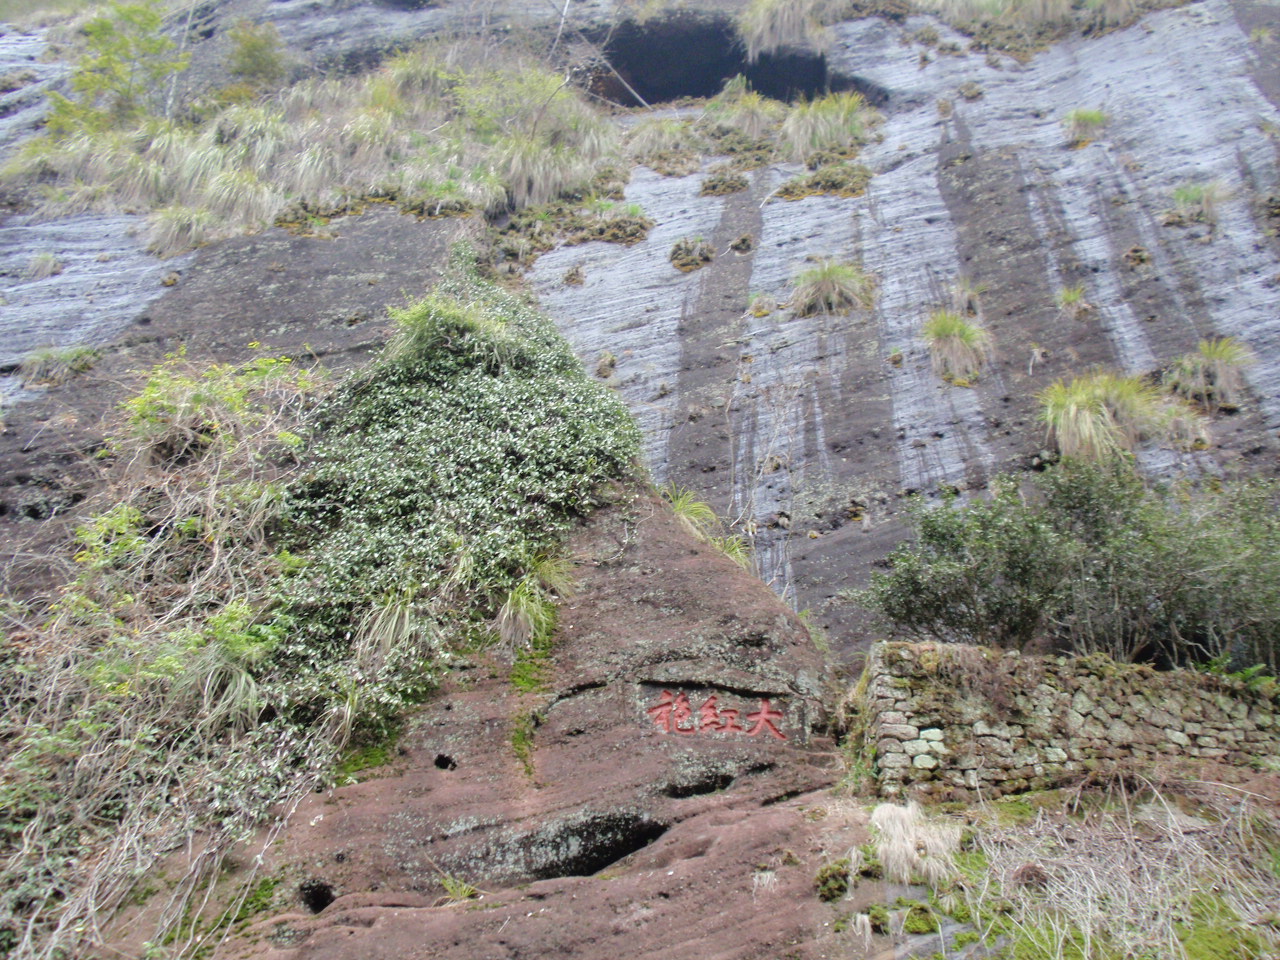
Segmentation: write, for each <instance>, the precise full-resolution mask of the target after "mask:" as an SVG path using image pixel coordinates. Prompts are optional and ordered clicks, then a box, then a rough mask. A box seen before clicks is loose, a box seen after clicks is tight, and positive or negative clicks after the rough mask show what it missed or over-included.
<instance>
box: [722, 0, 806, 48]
mask: <svg viewBox="0 0 1280 960" xmlns="http://www.w3.org/2000/svg"><path fill="white" fill-rule="evenodd" d="M827 6H828V3H827V0H751V2H750V3H749V4H747V7H746V9H745V10H743V11H742V13H741V15H740V16H739V17H738V36H739V37H740V38H741V40H742V45H743V46H744V47H745V48H746V51H747V59H748V60H750V61H751V62H752V63H755V61H756V60H758V59H759V58H760V55H761V54H773V53H777V52H778V50H780V49H781V48H783V47H792V46H800V45H803V44H810V43H813V44H818V45H821V43H822V42H823V40H824V37H825V32H824V31H823V27H822V21H823V18H824V15H825V12H826V10H825V8H826V7H827Z"/></svg>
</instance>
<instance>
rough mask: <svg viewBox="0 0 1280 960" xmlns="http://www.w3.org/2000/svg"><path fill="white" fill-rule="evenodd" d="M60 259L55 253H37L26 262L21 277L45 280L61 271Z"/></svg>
mask: <svg viewBox="0 0 1280 960" xmlns="http://www.w3.org/2000/svg"><path fill="white" fill-rule="evenodd" d="M62 269H63V267H62V261H61V260H59V259H58V255H57V254H55V253H49V252H47V251H46V252H44V253H37V254H36V255H35V256H34V257H32V258H31V260H30V261H28V263H27V269H25V270H24V271H22V279H24V280H45V279H47V278H49V277H56V276H58V275H59V274H60V273H62Z"/></svg>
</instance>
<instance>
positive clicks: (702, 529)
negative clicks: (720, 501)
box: [658, 482, 720, 540]
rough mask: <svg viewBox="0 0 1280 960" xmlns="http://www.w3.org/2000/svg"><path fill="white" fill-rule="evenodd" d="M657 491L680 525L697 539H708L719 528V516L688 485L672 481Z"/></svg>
mask: <svg viewBox="0 0 1280 960" xmlns="http://www.w3.org/2000/svg"><path fill="white" fill-rule="evenodd" d="M658 492H659V493H660V494H662V498H663V499H664V500H666V501H667V503H669V504H671V510H672V512H674V513H675V515H676V519H677V520H679V521H680V525H681V526H682V527H684V528H685V530H687V531H688V532H689V533H690V534H691V535H692V536H694V537H696V538H698V539H699V540H708V539H709V538H710V537H711V536H712V534H714V533H715V532H716V531H717V530H719V529H720V518H719V517H717V516H716V512H715V511H714V510H712V509H711V506H710V505H709V504H707V503H705V502H704V501H702V500H699V499H698V498H697V497H696V496H695V495H694V493H693V491H692V490H690V489H689V488H688V487H680V486H677V485H676V484H675V483H674V482H672V483H668V484H666V485H665V486H663V487H660V488H659V490H658Z"/></svg>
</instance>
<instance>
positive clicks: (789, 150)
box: [779, 91, 881, 163]
mask: <svg viewBox="0 0 1280 960" xmlns="http://www.w3.org/2000/svg"><path fill="white" fill-rule="evenodd" d="M880 120H881V117H880V114H879V112H878V111H876V110H874V109H872V108H871V107H869V106H867V101H866V99H865V98H864V97H863V96H862V94H860V93H856V92H853V91H846V92H841V93H830V94H827V95H826V96H823V97H818V98H817V99H815V100H810V101H807V102H802V103H798V104H796V105H795V106H794V107H792V108H791V112H790V113H788V114H787V118H786V119H785V120H784V121H783V122H782V129H781V131H780V133H779V139H780V140H781V144H782V149H783V152H784V153H785V154H786V155H787V156H789V157H790V158H791V159H793V160H799V161H801V162H802V163H807V162H809V160H810V159H811V158H812V157H814V156H815V155H816V154H820V153H826V154H836V155H839V156H845V157H849V156H854V155H855V154H856V153H857V148H858V147H859V146H860V145H861V144H863V143H865V142H866V139H867V133H868V131H869V130H870V128H871V127H872V126H874V125H875V124H877V123H879V122H880Z"/></svg>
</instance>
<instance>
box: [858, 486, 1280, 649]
mask: <svg viewBox="0 0 1280 960" xmlns="http://www.w3.org/2000/svg"><path fill="white" fill-rule="evenodd" d="M1036 488H1037V490H1036V493H1037V496H1035V497H1034V498H1024V497H1023V496H1022V495H1021V494H1020V492H1019V490H1018V485H1017V482H1016V481H1015V480H1013V479H1012V478H1006V479H1004V480H1000V481H998V482H997V483H995V484H994V487H993V495H992V497H991V499H990V500H975V501H973V502H971V503H969V504H967V505H964V506H961V505H960V504H959V503H958V502H956V501H955V500H949V501H947V502H945V503H943V504H942V505H940V506H937V507H934V508H927V507H926V506H925V505H924V504H923V503H919V502H918V503H917V504H916V505H915V506H914V507H913V508H912V511H911V522H912V526H913V528H914V532H915V540H914V541H913V542H908V543H904V544H902V545H900V546H899V547H898V548H897V549H896V550H895V551H894V553H893V554H892V556H891V557H890V572H888V573H882V574H876V575H875V576H874V577H873V581H872V585H871V587H870V589H869V590H868V591H866V592H865V593H864V594H863V595H862V597H863V600H864V602H866V603H867V604H868V605H869V606H871V607H872V608H873V609H875V610H876V611H878V612H879V613H880V614H881V615H882V616H884V617H885V619H886V620H888V621H889V622H890V623H892V624H893V625H894V626H896V627H897V628H898V629H901V630H904V631H906V632H908V633H911V634H915V635H919V636H924V637H929V638H934V639H940V640H945V641H958V642H965V643H980V644H995V645H997V646H1001V647H1006V648H1015V649H1022V648H1024V647H1026V646H1028V645H1030V644H1032V643H1036V644H1038V645H1042V646H1046V647H1050V648H1056V649H1065V650H1073V651H1077V652H1093V651H1101V652H1104V653H1107V654H1109V655H1111V656H1113V657H1115V658H1117V659H1121V660H1132V659H1134V658H1135V657H1141V658H1144V659H1154V660H1159V661H1162V662H1166V663H1180V664H1185V663H1191V662H1207V661H1209V660H1211V659H1213V658H1214V657H1219V656H1224V655H1225V656H1226V657H1227V658H1228V659H1230V660H1231V661H1232V662H1235V663H1238V664H1242V665H1249V664H1254V663H1261V664H1264V665H1265V666H1266V668H1267V669H1268V670H1271V671H1274V670H1275V667H1276V664H1277V662H1278V660H1280V520H1277V517H1278V516H1280V513H1278V512H1277V509H1276V508H1277V506H1278V505H1280V488H1278V487H1277V485H1276V484H1275V483H1274V482H1269V481H1268V482H1263V481H1258V482H1253V483H1243V484H1227V485H1222V486H1221V487H1217V486H1206V487H1204V488H1195V487H1190V486H1185V485H1183V486H1179V487H1176V488H1174V489H1170V490H1163V489H1151V488H1148V487H1147V486H1145V485H1144V483H1143V482H1142V481H1141V480H1140V479H1138V478H1137V477H1136V476H1134V474H1133V473H1132V472H1130V471H1128V470H1126V469H1124V468H1123V467H1100V466H1093V465H1089V464H1085V463H1073V464H1064V465H1060V466H1058V467H1057V468H1055V469H1053V470H1051V471H1049V472H1046V473H1044V474H1042V475H1040V476H1039V477H1038V479H1037V480H1036Z"/></svg>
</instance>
